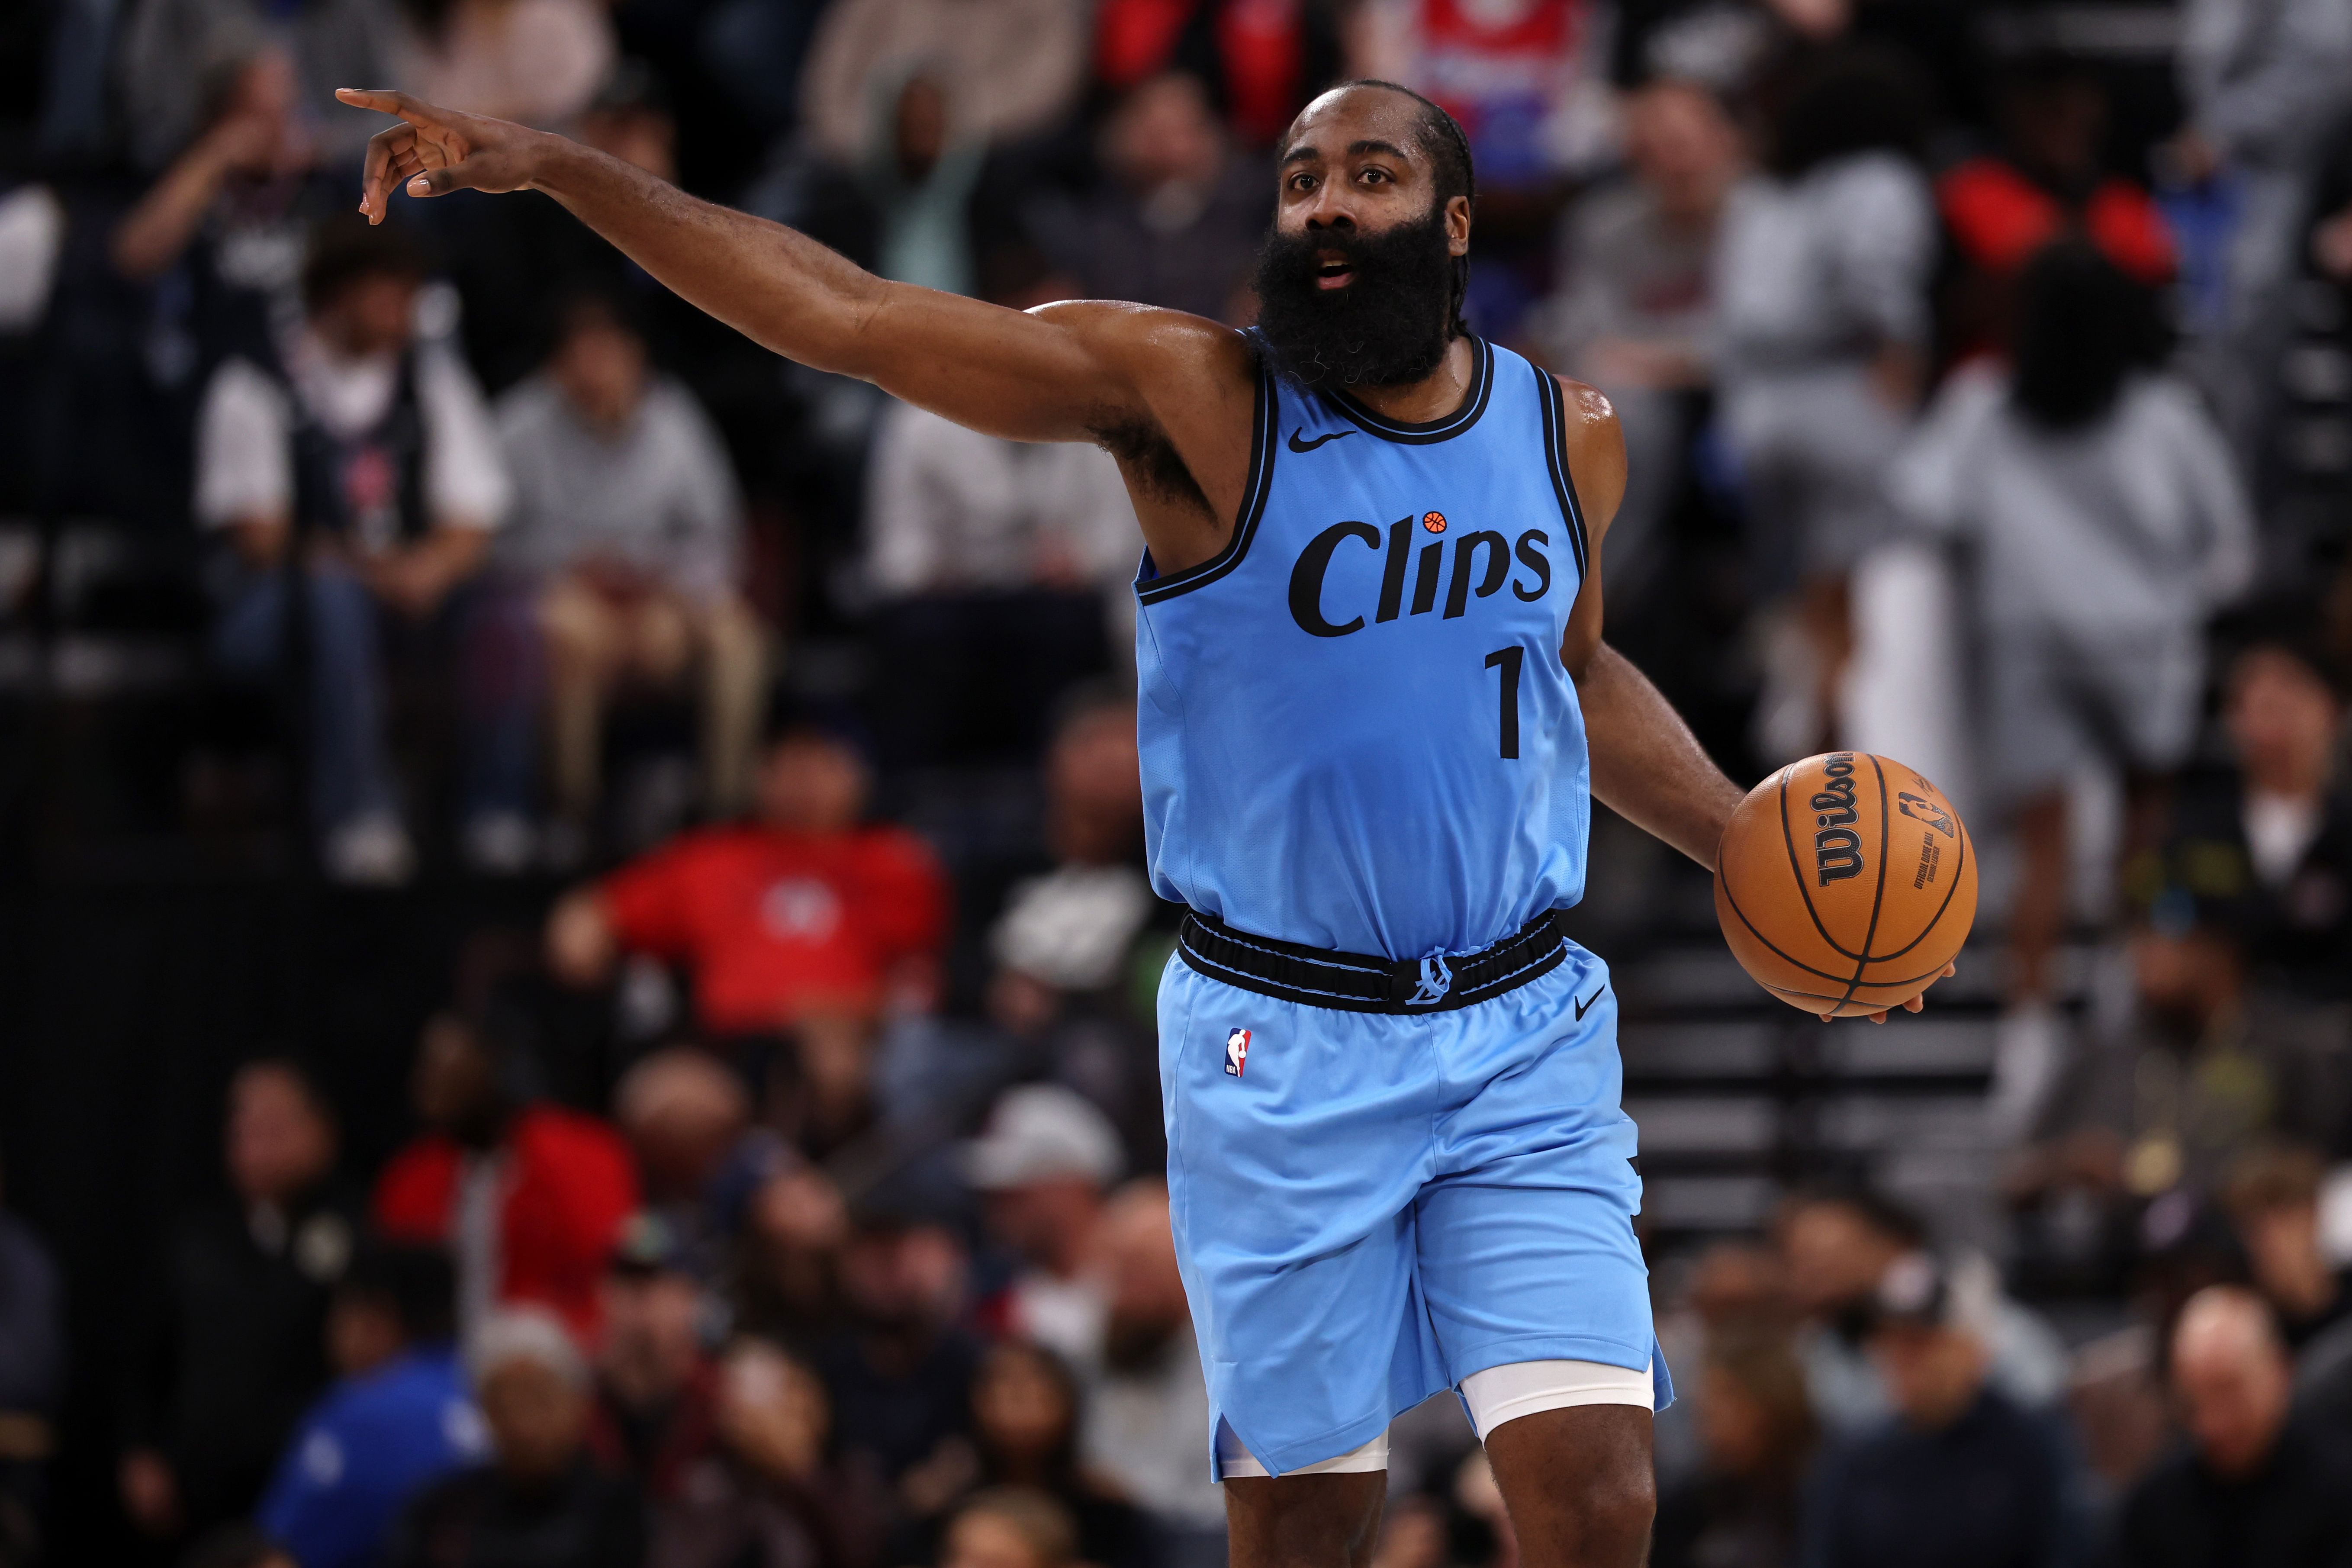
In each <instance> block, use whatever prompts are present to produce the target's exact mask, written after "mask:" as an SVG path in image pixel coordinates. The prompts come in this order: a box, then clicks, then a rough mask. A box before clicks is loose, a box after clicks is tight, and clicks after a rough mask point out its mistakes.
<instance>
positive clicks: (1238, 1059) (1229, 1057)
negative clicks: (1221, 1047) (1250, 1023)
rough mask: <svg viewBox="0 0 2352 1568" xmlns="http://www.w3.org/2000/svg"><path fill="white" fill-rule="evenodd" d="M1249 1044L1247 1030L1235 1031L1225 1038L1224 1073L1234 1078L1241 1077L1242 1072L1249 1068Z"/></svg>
mask: <svg viewBox="0 0 2352 1568" xmlns="http://www.w3.org/2000/svg"><path fill="white" fill-rule="evenodd" d="M1249 1042H1250V1032H1249V1031H1248V1030H1247V1029H1235V1030H1234V1032H1233V1033H1232V1034H1230V1035H1227V1036H1226V1037H1225V1071H1226V1072H1227V1073H1229V1074H1231V1075H1232V1076H1233V1077H1234V1078H1239V1077H1241V1076H1242V1070H1243V1069H1244V1068H1247V1067H1248V1066H1249Z"/></svg>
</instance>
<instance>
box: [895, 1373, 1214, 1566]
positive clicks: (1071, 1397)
mask: <svg viewBox="0 0 2352 1568" xmlns="http://www.w3.org/2000/svg"><path fill="white" fill-rule="evenodd" d="M1078 1417H1079V1394H1078V1384H1077V1379H1076V1377H1075V1376H1074V1375H1073V1373H1071V1370H1070V1367H1069V1365H1068V1364H1067V1363H1065V1362H1064V1361H1063V1360H1062V1359H1061V1358H1060V1357H1058V1356H1056V1355H1055V1354H1054V1352H1051V1351H1048V1350H1045V1349H1044V1348H1042V1347H1040V1346H1037V1345H1034V1344H1029V1343H1027V1342H1024V1341H1020V1340H1005V1341H1002V1342H999V1343H997V1344H994V1345H992V1346H990V1347H989V1350H988V1352H987V1353H986V1354H985V1355H983V1356H982V1358H981V1363H980V1368H979V1371H978V1372H977V1373H974V1374H973V1377H972V1384H971V1421H972V1429H971V1444H972V1449H971V1472H970V1476H969V1479H968V1480H967V1482H966V1486H967V1487H969V1486H971V1485H973V1484H976V1485H977V1486H978V1487H979V1488H981V1489H982V1495H985V1494H986V1491H987V1490H990V1489H999V1488H1007V1487H1012V1488H1019V1489H1023V1490H1026V1491H1034V1492H1038V1493H1041V1494H1043V1495H1044V1496H1046V1497H1049V1498H1051V1499H1053V1500H1054V1501H1055V1505H1056V1506H1058V1507H1059V1508H1061V1509H1062V1510H1064V1511H1065V1512H1066V1513H1067V1514H1068V1516H1069V1518H1070V1520H1071V1522H1072V1523H1074V1524H1075V1525H1076V1527H1077V1547H1078V1550H1077V1555H1078V1557H1079V1558H1080V1559H1081V1560H1082V1561H1084V1562H1087V1563H1097V1564H1100V1565H1101V1568H1142V1565H1143V1564H1145V1563H1150V1562H1151V1561H1153V1559H1152V1558H1151V1556H1150V1542H1149V1541H1148V1540H1147V1539H1146V1537H1145V1535H1144V1533H1143V1520H1142V1517H1141V1516H1140V1515H1139V1514H1138V1513H1137V1511H1136V1510H1135V1509H1134V1508H1133V1507H1131V1506H1130V1505H1129V1503H1127V1502H1126V1501H1125V1500H1122V1499H1120V1498H1119V1497H1118V1495H1117V1494H1116V1493H1115V1492H1114V1491H1112V1490H1111V1489H1109V1488H1108V1487H1106V1486H1104V1485H1103V1484H1101V1483H1100V1482H1098V1481H1097V1479H1095V1478H1094V1477H1093V1476H1092V1475H1090V1474H1088V1473H1087V1471H1085V1470H1083V1469H1082V1468H1080V1466H1079V1462H1078ZM1197 1452H1198V1450H1196V1454H1197ZM961 1490H962V1489H959V1491H960V1492H961ZM959 1500H961V1498H960V1497H955V1498H944V1499H941V1500H940V1501H939V1505H938V1506H934V1507H932V1508H929V1509H928V1510H925V1512H926V1513H927V1514H928V1515H929V1517H928V1518H926V1519H923V1520H921V1521H919V1524H920V1525H922V1526H924V1527H925V1528H926V1531H927V1532H935V1531H938V1530H939V1528H940V1525H941V1524H942V1523H944V1522H945V1521H946V1519H947V1517H948V1516H950V1515H951V1514H952V1513H953V1512H954V1511H955V1508H956V1504H957V1502H958V1501H959ZM909 1544H911V1543H909ZM927 1544H936V1543H927ZM938 1556H939V1552H937V1551H935V1550H917V1551H912V1552H909V1551H908V1550H905V1549H902V1550H900V1551H898V1552H896V1553H894V1554H893V1557H894V1560H895V1561H901V1562H904V1561H933V1560H936V1559H937V1557H938Z"/></svg>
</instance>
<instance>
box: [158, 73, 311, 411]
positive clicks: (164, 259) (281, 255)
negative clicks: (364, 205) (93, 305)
mask: <svg viewBox="0 0 2352 1568" xmlns="http://www.w3.org/2000/svg"><path fill="white" fill-rule="evenodd" d="M300 90H301V79H300V76H299V68H298V67H297V66H296V64H295V61H294V58H293V56H292V55H290V54H289V53H288V52H287V51H286V50H285V49H283V48H280V47H268V48H263V49H260V50H259V51H258V52H257V53H256V54H255V55H254V56H253V57H252V58H249V59H247V60H245V61H244V62H242V63H241V64H240V65H238V66H237V67H236V69H235V71H234V73H233V74H232V75H231V76H230V77H229V79H228V85H227V88H226V92H225V93H224V95H223V99H222V101H221V102H220V104H219V105H218V106H217V110H216V112H215V113H214V115H213V117H212V119H211V120H210V121H209V122H208V123H207V124H206V125H205V127H204V130H203V132H202V134H200V135H198V136H197V137H196V138H195V140H194V142H191V143H190V144H189V145H188V147H187V148H186V150H185V151H184V152H182V153H180V154H179V155H178V156H177V157H175V158H173V161H172V163H171V166H170V167H169V168H167V169H165V170H164V171H163V174H162V176H161V177H160V178H158V179H157V180H156V182H155V183H154V184H152V185H151V186H149V187H148V189H147V193H146V195H143V196H142V197H140V199H139V201H138V203H137V205H134V206H133V207H131V210H130V211H129V212H128V213H126V214H124V215H123V217H122V219H121V222H120V223H119V224H117V225H116V226H115V230H114V237H113V243H112V246H111V258H112V260H113V263H114V269H115V271H116V272H117V273H119V274H120V275H121V277H123V278H124V279H128V280H129V281H131V282H133V283H152V282H155V281H157V280H158V279H162V278H163V276H164V275H165V274H167V273H172V272H174V271H177V272H178V273H179V274H180V286H179V287H177V288H173V289H163V290H161V291H159V292H158V293H157V294H156V295H155V296H154V299H153V307H154V310H155V313H156V319H155V320H154V321H152V323H151V324H150V327H149V333H150V338H149V343H150V347H149V353H148V357H149V360H150V362H151V364H150V369H151V370H155V369H158V368H164V369H172V370H176V371H177V374H180V375H184V374H189V373H191V372H193V371H194V370H195V369H196V368H198V366H199V365H201V366H202V367H204V368H206V369H209V368H210V367H211V366H212V365H214V364H215V363H218V361H219V360H220V359H221V358H222V357H223V355H225V354H226V353H242V354H244V355H245V356H247V358H249V359H251V360H253V361H254V362H255V363H268V362H269V360H270V358H271V356H272V355H273V354H274V353H275V352H276V346H277V344H278V342H280V341H281V340H282V339H283V338H284V337H285V336H286V335H287V333H288V331H289V329H291V328H293V327H294V326H295V325H296V324H298V323H299V321H300V320H301V313H302V295H301V288H300V282H301V260H302V247H303V242H304V239H305V237H306V236H307V234H308V232H309V227H310V221H311V219H312V218H313V217H315V216H318V214H319V213H320V212H321V211H323V210H326V209H327V208H328V207H329V206H330V205H340V196H338V197H337V198H335V200H334V202H333V203H332V204H331V203H330V202H329V199H328V197H327V195H326V193H325V192H324V191H323V190H321V188H320V185H321V184H322V182H321V181H320V180H319V179H318V178H316V177H315V175H314V174H313V171H314V169H315V167H316V160H317V157H318V150H317V149H316V147H314V146H313V145H312V143H311V141H310V137H309V135H308V134H307V132H306V131H305V128H304V127H303V125H302V122H301V119H300V104H299V101H298V100H297V94H298V93H299V92H300ZM338 108H340V106H338ZM182 312H184V314H182ZM167 322H168V323H169V325H168V326H167V325H166V323H167ZM164 341H170V342H173V343H174V344H177V345H184V347H185V348H186V349H187V350H189V351H192V352H191V353H188V354H187V356H186V357H189V358H192V359H193V360H194V362H195V363H191V364H189V365H187V366H186V367H185V369H184V370H178V367H176V366H172V365H168V364H166V365H163V366H160V367H159V366H158V365H157V363H155V362H156V361H158V360H159V359H163V358H166V357H167V356H159V355H158V354H157V353H156V352H155V345H156V344H158V343H159V342H164ZM169 357H177V356H176V355H175V356H169ZM159 379H163V380H166V381H171V380H176V379H177V376H176V375H166V376H161V377H159Z"/></svg>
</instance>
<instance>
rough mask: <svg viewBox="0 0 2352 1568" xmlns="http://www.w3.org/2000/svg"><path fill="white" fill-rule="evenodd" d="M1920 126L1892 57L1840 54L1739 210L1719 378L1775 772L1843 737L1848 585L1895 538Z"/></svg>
mask: <svg viewBox="0 0 2352 1568" xmlns="http://www.w3.org/2000/svg"><path fill="white" fill-rule="evenodd" d="M1919 114H1920V109H1919V89H1918V86H1917V84H1916V81H1915V80H1913V79H1912V78H1911V77H1910V76H1909V74H1908V73H1907V72H1906V71H1905V70H1903V69H1901V68H1898V67H1897V66H1896V65H1895V63H1893V62H1892V61H1890V60H1889V59H1887V58H1884V57H1881V56H1878V55H1875V54H1872V53H1869V52H1867V51H1863V50H1858V49H1855V48H1852V47H1837V48H1827V49H1823V50H1822V51H1821V52H1820V53H1819V54H1818V56H1816V57H1813V58H1812V59H1811V63H1810V64H1809V65H1807V66H1805V67H1804V68H1802V69H1801V72H1800V73H1799V76H1798V79H1797V80H1796V82H1795V83H1794V85H1793V86H1792V87H1791V88H1790V91H1789V93H1788V97H1787V101H1786V104H1785V106H1784V107H1783V108H1782V109H1781V110H1780V114H1779V116H1778V118H1777V120H1776V121H1775V122H1774V124H1773V125H1772V127H1771V130H1770V132H1769V136H1768V138H1767V145H1766V147H1765V150H1764V151H1765V158H1764V172H1763V173H1762V174H1759V176H1757V177H1755V178H1752V179H1749V180H1747V181H1745V182H1743V183H1742V184H1740V185H1739V186H1738V187H1737V188H1736V189H1735V190H1734V191H1733V192H1732V194H1731V196H1730V198H1729V201H1728V202H1727V205H1726V207H1725V209H1724V216H1723V235H1722V240H1721V242H1720V245H1719V247H1718V248H1717V252H1716V269H1715V286H1714V299H1715V308H1716V312H1717V314H1716V320H1717V362H1716V363H1717V384H1718V386H1719V387H1720V389H1721V395H1722V403H1721V408H1722V416H1723V421H1724V427H1725V431H1726V433H1727V436H1728V437H1729V439H1730V443H1731V446H1732V448H1733V450H1734V452H1735V453H1736V455H1737V456H1738V459H1739V462H1740V464H1741V466H1742V468H1743V469H1744V474H1743V478H1744V481H1745V488H1746V494H1747V500H1748V511H1749V519H1750V523H1751V525H1752V534H1753V537H1752V539H1751V541H1750V552H1749V553H1750V558H1751V560H1752V562H1753V563H1754V570H1755V575H1756V586H1757V589H1758V591H1759V595H1761V596H1762V597H1763V599H1764V600H1765V601H1767V603H1768V604H1769V605H1772V606H1773V607H1772V608H1771V609H1770V610H1769V614H1768V624H1767V629H1766V644H1765V647H1764V650H1763V652H1764V664H1765V671H1764V673H1765V691H1764V693H1763V696H1762V697H1761V699H1760V700H1759V708H1758V711H1757V717H1756V731H1757V737H1758V746H1759V752H1761V753H1762V755H1763V756H1764V757H1765V758H1766V759H1767V760H1777V759H1780V758H1784V757H1795V756H1802V755H1804V754H1805V753H1807V752H1817V751H1821V750H1822V749H1823V747H1824V745H1825V743H1826V742H1828V740H1829V739H1830V738H1831V737H1832V736H1833V735H1834V734H1835V732H1836V730H1837V724H1838V695H1837V694H1838V691H1839V689H1840V686H1841V683H1842V681H1843V675H1844V669H1845V665H1846V660H1847V658H1848V656H1849V654H1850V653H1851V651H1852V637H1853V632H1852V620H1851V616H1850V605H1849V599H1848V587H1849V576H1850V574H1851V572H1852V570H1853V565H1854V563H1855V562H1856V561H1857V560H1859V559H1860V558H1861V557H1862V555H1863V554H1864V552H1867V551H1868V550H1869V549H1870V548H1871V547H1872V546H1874V545H1875V544H1877V543H1879V542H1882V541H1883V540H1884V539H1885V537H1886V536H1887V533H1888V531H1889V530H1890V528H1891V526H1892V524H1893V514H1892V511H1891V508H1890V504H1889V501H1888V499H1887V496H1886V492H1885V469H1886V467H1887V465H1888V463H1889V462H1890V461H1891V460H1892V459H1893V458H1894V457H1895V451H1896V449H1897V447H1898V446H1899V444H1900V442H1901V440H1902V437H1903V432H1904V430H1905V428H1906V426H1908V425H1909V423H1910V418H1911V413H1912V407H1913V404H1914V401H1915V400H1916V397H1917V395H1918V389H1919V382H1920V376H1921V374H1922V372H1923V370H1924V368H1925V356H1926V353H1927V334H1928V321H1927V314H1928V312H1927V282H1928V276H1929V272H1930V269H1931V268H1933V266H1934V263H1935V255H1936V231H1935V217H1934V208H1933V205H1932V201H1931V197H1930V195H1929V192H1928V189H1927V181H1926V179H1925V178H1924V177H1923V176H1922V175H1921V174H1920V173H1919V170H1918V168H1917V166H1916V163H1914V162H1913V157H1914V155H1915V154H1916V143H1917V141H1918V138H1919V135H1920V124H1919Z"/></svg>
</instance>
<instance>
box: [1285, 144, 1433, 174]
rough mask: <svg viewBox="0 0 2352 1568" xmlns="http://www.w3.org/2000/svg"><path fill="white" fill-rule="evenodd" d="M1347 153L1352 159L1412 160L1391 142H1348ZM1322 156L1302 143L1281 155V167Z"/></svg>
mask: <svg viewBox="0 0 2352 1568" xmlns="http://www.w3.org/2000/svg"><path fill="white" fill-rule="evenodd" d="M1348 152H1349V155H1350V156H1352V157H1363V156H1365V155H1366V154H1368V153H1386V154H1388V155H1389V156H1390V157H1391V158H1394V159H1395V160H1397V162H1399V163H1410V162H1412V154H1411V153H1407V152H1406V151H1405V150H1404V149H1403V148H1402V147H1400V146H1398V145H1397V144H1396V143H1395V142H1381V141H1377V140H1372V139H1369V138H1368V139H1366V140H1364V141H1361V142H1349V143H1348ZM1322 156H1323V152H1322V149H1321V148H1319V147H1317V146H1315V145H1313V144H1312V143H1310V142H1300V143H1299V144H1298V145H1297V146H1295V147H1293V148H1291V150H1290V151H1289V152H1287V153H1284V154H1283V155H1282V166H1283V167H1284V168H1288V167H1289V166H1290V165H1291V164H1293V163H1308V162H1311V161H1313V160H1316V159H1319V158H1321V157H1322Z"/></svg>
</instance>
